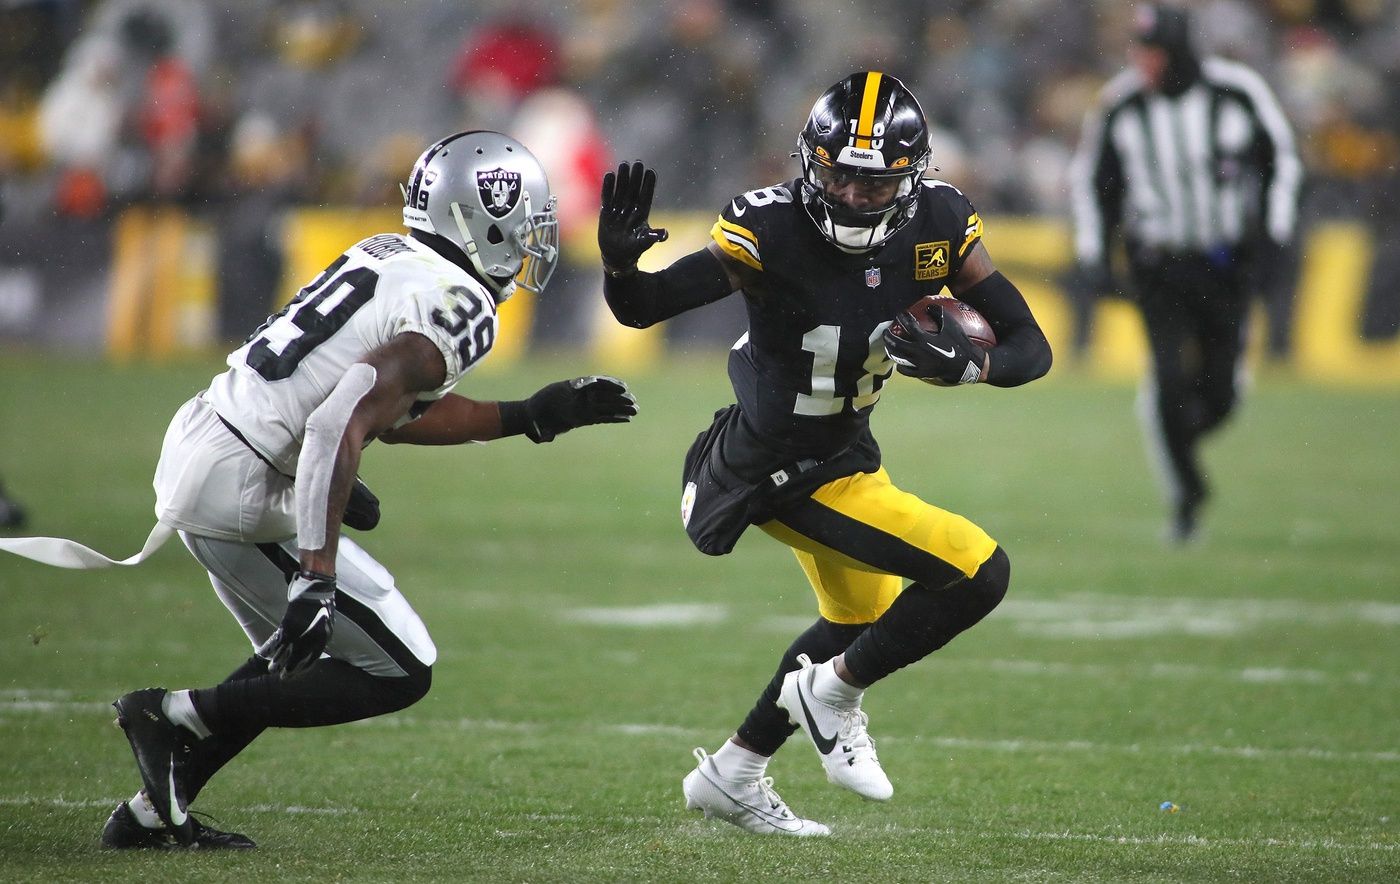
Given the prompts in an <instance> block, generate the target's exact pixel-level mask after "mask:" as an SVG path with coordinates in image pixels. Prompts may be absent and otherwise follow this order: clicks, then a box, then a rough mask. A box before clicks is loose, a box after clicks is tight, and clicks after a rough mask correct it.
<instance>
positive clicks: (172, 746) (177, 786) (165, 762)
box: [112, 688, 194, 847]
mask: <svg viewBox="0 0 1400 884" xmlns="http://www.w3.org/2000/svg"><path fill="white" fill-rule="evenodd" d="M164 697H165V689H164V688H146V689H144V690H140V691H132V692H131V693H129V694H126V695H124V696H122V697H119V698H118V699H117V701H116V702H115V703H113V704H112V705H113V706H115V707H116V709H117V724H118V725H120V726H121V729H122V730H124V731H126V739H127V742H129V743H130V744H131V752H132V754H133V755H135V756H136V766H137V767H138V768H140V770H141V781H142V783H144V784H145V787H146V795H147V797H149V798H150V800H151V805H152V806H153V807H155V809H156V813H157V814H159V815H160V819H161V821H162V822H163V823H165V825H166V827H167V828H168V829H169V830H170V834H171V835H173V836H174V838H175V840H176V841H177V842H179V843H180V844H181V845H183V846H185V847H188V846H190V845H192V844H193V843H194V823H193V821H192V820H191V819H190V815H189V811H188V809H187V808H188V807H189V800H188V798H187V797H186V792H185V781H184V773H185V761H186V759H187V758H188V757H189V753H190V746H189V740H188V738H187V736H186V734H187V732H186V731H185V730H184V729H183V728H181V727H180V726H179V725H177V724H175V723H174V722H172V721H171V720H170V719H169V718H166V717H165V712H163V711H162V710H161V700H162V699H164Z"/></svg>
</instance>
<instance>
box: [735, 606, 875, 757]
mask: <svg viewBox="0 0 1400 884" xmlns="http://www.w3.org/2000/svg"><path fill="white" fill-rule="evenodd" d="M868 625H869V624H866V623H833V622H831V621H830V620H818V621H817V622H816V623H813V624H812V625H811V626H809V627H807V630H806V631H805V632H803V633H802V634H801V635H799V636H798V637H797V638H796V639H794V640H793V643H792V645H791V646H789V647H788V649H787V652H786V653H784V654H783V659H782V662H781V663H779V664H778V671H777V674H775V675H774V676H773V680H772V681H770V682H768V686H767V687H766V688H764V689H763V693H762V694H760V695H759V698H758V702H757V703H755V704H754V707H753V709H752V710H750V711H749V714H748V717H747V718H745V719H744V723H743V724H742V725H740V726H739V738H740V739H741V740H743V741H744V742H745V743H748V744H749V745H750V746H752V747H753V749H754V751H755V752H757V753H758V754H760V755H772V754H773V753H774V752H777V751H778V747H779V746H781V745H783V742H784V741H785V740H787V738H788V737H789V736H791V735H792V732H793V731H795V730H797V726H796V725H795V724H793V723H792V722H791V721H789V720H788V714H787V713H786V712H784V711H783V710H782V709H779V708H778V703H777V700H778V691H779V689H781V688H782V686H783V676H784V675H787V674H788V673H789V672H791V671H793V670H794V669H796V668H797V665H798V664H797V655H798V654H806V655H807V656H808V657H811V658H812V662H813V663H825V662H826V661H827V660H830V659H831V658H832V657H835V656H836V655H837V654H839V653H841V652H842V651H844V650H846V648H847V646H849V645H850V644H851V642H852V641H854V640H855V638H856V636H858V635H860V634H861V633H862V632H864V631H865V629H866V627H867V626H868Z"/></svg>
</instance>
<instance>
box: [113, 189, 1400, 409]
mask: <svg viewBox="0 0 1400 884" xmlns="http://www.w3.org/2000/svg"><path fill="white" fill-rule="evenodd" d="M713 222H714V215H712V214H710V213H707V212H689V213H676V214H658V215H657V216H656V217H655V218H654V219H653V223H654V224H656V225H657V226H662V227H666V228H667V229H669V230H670V232H671V237H670V239H669V240H668V241H667V242H665V243H662V244H661V245H658V246H656V247H655V248H653V249H652V250H651V251H649V252H648V253H647V254H646V255H645V256H644V257H643V260H642V267H643V269H652V270H654V269H657V268H659V267H663V266H665V265H666V264H668V263H670V262H671V261H673V260H675V259H676V258H678V257H680V256H681V255H684V254H686V253H687V252H690V251H692V250H694V249H697V248H700V247H702V246H703V245H704V244H705V243H706V242H707V241H708V239H709V236H708V233H709V229H710V225H711V224H712V223H713ZM400 228H401V225H400V218H399V212H398V210H397V209H373V210H363V209H361V210H356V209H300V210H296V211H293V212H291V213H290V214H289V215H288V218H287V224H286V225H285V228H284V229H285V234H284V249H285V252H284V254H285V256H286V267H285V275H284V280H283V286H282V289H281V290H280V291H279V292H276V293H274V295H273V298H274V303H273V304H269V309H273V310H275V309H277V308H278V307H280V306H281V304H283V303H285V302H286V300H287V298H288V297H290V295H291V294H292V293H294V292H295V291H296V290H297V289H298V288H299V287H300V286H301V285H304V284H305V283H306V282H307V281H308V280H310V279H312V278H314V277H315V276H316V274H317V273H319V272H320V271H321V270H322V269H323V268H324V267H325V266H326V264H328V263H330V261H332V260H334V258H335V257H336V256H337V255H338V254H340V252H341V250H342V249H344V248H345V246H346V244H347V243H351V242H355V241H357V240H359V239H362V238H364V237H366V236H370V235H373V234H375V233H381V232H384V231H392V230H399V229H400ZM113 239H114V243H113V245H114V248H113V253H114V259H113V267H112V283H111V285H112V288H111V293H110V298H109V304H108V339H107V351H108V354H109V355H110V356H111V357H113V358H114V359H118V360H125V359H131V358H134V357H136V356H138V355H139V356H142V357H148V358H155V359H161V358H165V357H168V356H170V355H172V354H174V353H176V352H178V351H179V350H181V349H186V350H188V349H197V348H201V347H204V346H206V345H207V344H209V343H210V342H212V339H213V329H212V325H213V323H212V317H213V306H214V286H213V265H214V242H213V238H212V234H211V232H210V231H209V229H208V228H207V226H206V225H204V224H201V223H199V222H196V221H192V220H191V219H190V218H189V217H188V216H187V215H186V214H185V213H184V212H183V211H182V210H179V209H175V208H151V207H136V208H132V209H128V210H127V211H126V212H124V213H123V214H122V215H121V217H120V218H119V219H118V221H117V224H116V227H115V230H114V233H113ZM986 245H987V249H988V251H989V252H990V253H991V255H992V258H993V260H994V261H995V262H996V264H997V266H998V267H1000V268H1001V269H1002V270H1004V271H1005V272H1006V273H1007V275H1008V276H1009V277H1010V278H1012V279H1013V280H1015V282H1016V284H1017V285H1018V286H1019V287H1020V289H1021V291H1022V292H1024V293H1025V295H1026V300H1027V301H1028V302H1029V303H1030V305H1031V308H1032V309H1033V310H1034V311H1035V314H1036V316H1037V318H1038V319H1039V320H1040V322H1041V325H1042V326H1043V327H1044V328H1045V332H1046V335H1047V336H1048V337H1049V338H1050V342H1051V345H1052V346H1053V347H1054V348H1055V350H1056V352H1057V354H1059V361H1060V364H1061V365H1062V366H1063V365H1066V364H1067V363H1068V362H1069V361H1071V337H1072V335H1073V328H1074V326H1073V314H1072V312H1071V309H1070V304H1069V301H1068V299H1067V297H1066V295H1065V293H1064V292H1063V291H1062V290H1061V289H1060V288H1059V286H1058V285H1057V284H1056V282H1055V281H1056V280H1057V279H1059V278H1060V277H1061V274H1062V273H1063V271H1064V270H1065V269H1066V268H1067V266H1068V264H1069V262H1070V260H1071V256H1072V247H1071V243H1070V235H1069V229H1068V227H1067V225H1066V224H1064V223H1063V222H1062V221H1059V220H1053V219H1039V218H1009V217H1008V218H1001V219H997V220H996V221H994V222H993V223H991V224H988V226H987V233H986ZM565 248H566V251H567V252H568V254H569V256H570V258H571V260H573V261H574V262H575V263H578V264H582V265H583V266H595V267H596V266H597V264H598V254H597V246H596V244H595V243H594V239H593V236H592V234H591V231H588V230H580V231H576V233H575V235H573V236H572V238H571V239H570V240H569V242H568V243H566V245H565ZM1302 248H1303V253H1302V254H1303V261H1302V266H1301V272H1300V275H1299V279H1298V286H1297V293H1296V310H1295V319H1294V335H1293V354H1292V356H1291V358H1290V360H1289V363H1288V367H1289V368H1291V369H1293V370H1294V371H1296V372H1298V373H1299V374H1300V375H1301V376H1303V377H1306V378H1308V379H1310V380H1321V381H1328V382H1334V383H1341V384H1369V385H1387V386H1400V337H1397V338H1395V339H1392V340H1390V341H1385V342H1374V343H1373V342H1366V341H1363V340H1362V339H1361V337H1360V324H1361V310H1362V306H1363V302H1362V299H1363V296H1364V293H1365V291H1366V287H1367V285H1368V283H1369V279H1370V273H1371V267H1372V265H1373V264H1374V258H1375V244H1374V241H1373V239H1372V237H1371V235H1370V233H1369V232H1368V230H1367V229H1366V228H1365V226H1364V225H1360V224H1355V223H1348V222H1327V223H1323V224H1319V225H1317V226H1316V227H1314V228H1313V229H1312V231H1311V232H1310V233H1309V235H1308V237H1307V240H1306V242H1305V243H1303V246H1302ZM598 279H599V283H598V292H597V297H596V298H595V299H594V300H593V305H594V306H593V311H594V312H593V315H592V316H591V318H590V325H591V327H592V329H593V336H592V340H591V343H590V345H589V346H590V349H591V350H592V356H593V357H594V361H595V363H596V364H599V365H600V366H602V367H606V368H607V369H608V370H615V371H625V370H636V369H644V368H646V367H647V366H649V365H652V364H655V363H656V362H657V361H659V360H661V359H664V358H665V354H664V330H663V329H662V328H659V327H653V328H650V329H643V330H637V329H630V328H625V327H623V326H620V325H618V324H617V323H616V322H615V321H613V319H612V316H611V315H610V314H609V313H608V311H607V308H606V306H604V304H603V299H602V293H601V274H599V275H598ZM534 310H535V302H534V296H533V295H531V294H530V293H529V292H520V293H518V294H517V295H515V297H513V298H511V299H510V300H509V301H508V302H506V303H505V304H504V305H502V307H501V335H500V338H499V339H498V340H497V343H496V347H495V350H494V356H493V358H492V359H490V360H487V362H486V363H485V365H486V367H487V368H490V367H491V366H496V367H504V366H507V365H509V364H510V363H511V362H513V361H514V360H516V359H518V358H519V357H520V356H521V355H522V353H523V352H524V349H525V345H526V342H527V341H528V339H529V332H530V327H531V323H532V321H533V319H534ZM1256 312H1259V311H1256ZM1256 319H1259V320H1262V316H1256ZM1092 321H1093V328H1092V332H1091V334H1090V337H1089V341H1088V347H1087V350H1086V352H1085V354H1084V359H1083V362H1082V364H1081V365H1080V366H1079V367H1080V368H1081V369H1082V370H1083V371H1085V372H1087V373H1089V374H1092V375H1094V376H1097V377H1103V378H1110V379H1120V380H1132V379H1134V378H1137V377H1139V376H1140V375H1141V373H1142V371H1143V370H1144V368H1145V367H1146V365H1147V347H1146V338H1145V335H1144V333H1143V328H1142V322H1141V319H1140V318H1139V316H1138V313H1137V310H1136V309H1135V308H1134V307H1133V306H1132V305H1131V304H1129V303H1128V302H1126V301H1123V300H1120V299H1113V298H1110V299H1105V300H1102V301H1100V302H1099V303H1097V304H1095V305H1094V314H1093V320H1092ZM1254 328H1255V332H1256V333H1255V335H1254V338H1255V340H1253V341H1252V342H1251V347H1250V361H1251V363H1252V364H1256V365H1257V364H1258V363H1260V362H1262V361H1263V359H1264V355H1263V346H1262V334H1260V333H1259V332H1260V331H1262V328H1263V323H1262V322H1261V321H1256V322H1255V323H1254Z"/></svg>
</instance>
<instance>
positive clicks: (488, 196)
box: [476, 168, 520, 218]
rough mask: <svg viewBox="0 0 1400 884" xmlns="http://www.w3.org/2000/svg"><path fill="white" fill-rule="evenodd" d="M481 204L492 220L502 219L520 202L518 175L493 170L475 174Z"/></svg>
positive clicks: (503, 170)
mask: <svg viewBox="0 0 1400 884" xmlns="http://www.w3.org/2000/svg"><path fill="white" fill-rule="evenodd" d="M476 189H477V190H478V191H479V192H480V196H481V204H482V205H483V206H485V207H486V211H487V212H489V213H490V214H491V217H493V218H504V217H505V216H507V215H509V214H510V213H511V211H512V210H513V209H514V208H515V206H516V204H517V203H519V202H520V173H519V172H507V171H506V170H505V169H501V168H495V169H491V170H489V171H486V172H477V173H476Z"/></svg>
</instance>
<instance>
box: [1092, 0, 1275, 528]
mask: <svg viewBox="0 0 1400 884" xmlns="http://www.w3.org/2000/svg"><path fill="white" fill-rule="evenodd" d="M1190 30H1191V22H1190V19H1189V17H1188V15H1187V13H1186V11H1185V10H1184V9H1182V8H1180V7H1176V6H1171V5H1166V4H1159V5H1153V6H1147V7H1144V8H1143V9H1142V10H1141V13H1140V15H1139V16H1138V18H1137V21H1136V26H1135V41H1134V44H1133V46H1132V47H1131V50H1130V56H1131V59H1132V66H1131V67H1129V68H1128V69H1127V70H1125V71H1123V72H1122V73H1120V74H1119V75H1118V76H1116V77H1115V78H1114V79H1113V80H1111V81H1110V82H1109V83H1108V85H1107V86H1105V87H1104V90H1103V92H1102V94H1101V96H1100V99H1099V101H1098V103H1097V105H1096V106H1095V107H1094V108H1093V109H1092V110H1091V111H1090V112H1089V113H1088V115H1087V116H1086V119H1085V121H1084V129H1083V134H1082V136H1081V139H1080V144H1079V149H1078V151H1077V153H1076V155H1075V159H1074V163H1073V166H1072V169H1071V176H1070V180H1071V188H1072V197H1073V206H1074V223H1075V234H1074V239H1075V252H1076V257H1077V259H1078V261H1079V266H1080V274H1081V279H1087V280H1097V281H1098V282H1097V283H1096V284H1094V283H1091V284H1093V285H1094V286H1095V287H1096V288H1099V289H1100V291H1099V293H1101V294H1102V293H1104V291H1105V290H1106V288H1107V282H1108V281H1109V280H1110V279H1111V276H1110V274H1109V273H1108V272H1107V269H1106V268H1107V265H1108V254H1107V253H1108V246H1109V242H1110V239H1111V235H1112V234H1113V232H1114V231H1115V230H1116V229H1118V228H1121V229H1122V235H1123V240H1124V245H1125V246H1126V252H1127V255H1128V263H1129V266H1130V269H1131V275H1132V282H1133V291H1134V295H1135V297H1136V300H1137V303H1138V306H1139V308H1140V309H1141V311H1142V316H1143V320H1144V323H1145V325H1146V327H1147V335H1148V339H1149V343H1150V345H1151V350H1152V367H1153V372H1152V377H1151V378H1150V380H1149V381H1148V382H1147V383H1145V384H1144V387H1143V394H1144V395H1143V397H1142V399H1141V400H1140V405H1141V406H1142V407H1141V409H1140V412H1141V416H1142V418H1143V421H1144V424H1145V427H1146V429H1147V433H1148V438H1149V442H1150V447H1151V448H1152V450H1153V452H1154V454H1156V455H1158V461H1159V462H1160V464H1161V466H1162V467H1163V469H1162V470H1161V473H1162V476H1163V479H1164V484H1165V486H1166V490H1167V494H1168V498H1169V502H1170V504H1171V507H1172V520H1171V523H1170V532H1171V536H1172V538H1173V539H1175V540H1177V541H1180V542H1184V541H1188V540H1190V539H1192V538H1193V537H1194V536H1195V534H1196V529H1197V526H1198V521H1199V516H1200V509H1201V506H1202V504H1204V503H1205V501H1206V498H1207V497H1208V495H1209V488H1208V485H1207V482H1206V477H1205V475H1204V473H1203V471H1202V468H1201V465H1200V461H1199V456H1198V452H1197V448H1198V446H1199V443H1200V440H1201V438H1202V437H1203V436H1205V435H1206V434H1207V433H1209V432H1210V431H1211V430H1213V429H1215V428H1217V427H1218V426H1219V425H1220V424H1221V422H1222V421H1224V419H1225V418H1226V417H1228V416H1229V414H1230V412H1231V410H1232V409H1233V407H1234V405H1235V401H1236V399H1237V396H1238V392H1239V391H1238V383H1239V381H1238V375H1239V371H1238V370H1239V368H1240V365H1241V356H1242V354H1243V350H1244V339H1245V330H1246V329H1245V325H1246V319H1247V317H1248V308H1249V275H1250V274H1249V270H1250V262H1251V259H1253V258H1256V257H1258V256H1259V255H1261V254H1270V253H1272V254H1273V255H1275V256H1276V255H1279V254H1282V251H1281V250H1282V249H1283V248H1285V247H1287V246H1288V245H1289V244H1290V243H1291V241H1292V239H1293V231H1294V224H1295V221H1296V217H1297V207H1298V190H1299V184H1300V181H1301V177H1302V167H1301V165H1300V163H1299V161H1298V155H1297V152H1296V150H1295V148H1294V143H1293V133H1292V131H1291V129H1290V127H1289V124H1288V120H1287V119H1286V118H1285V117H1284V115H1283V111H1282V110H1281V109H1280V107H1279V103H1278V100H1277V99H1275V97H1274V95H1273V93H1272V92H1271V91H1270V90H1269V87H1268V86H1267V85H1265V83H1264V81H1263V79H1261V78H1260V77H1259V75H1258V74H1256V73H1255V72H1254V71H1253V70H1251V69H1249V68H1247V67H1245V66H1244V65H1241V64H1238V63H1236V62H1232V61H1226V60H1225V59H1221V58H1213V57H1204V58H1203V57H1201V56H1199V55H1197V53H1196V51H1195V49H1194V48H1193V46H1192V40H1191V34H1190ZM1269 246H1272V247H1273V248H1274V249H1275V251H1272V252H1270V251H1269V249H1268V247H1269Z"/></svg>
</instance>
